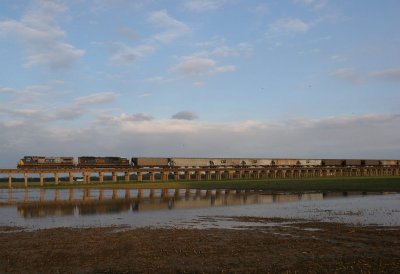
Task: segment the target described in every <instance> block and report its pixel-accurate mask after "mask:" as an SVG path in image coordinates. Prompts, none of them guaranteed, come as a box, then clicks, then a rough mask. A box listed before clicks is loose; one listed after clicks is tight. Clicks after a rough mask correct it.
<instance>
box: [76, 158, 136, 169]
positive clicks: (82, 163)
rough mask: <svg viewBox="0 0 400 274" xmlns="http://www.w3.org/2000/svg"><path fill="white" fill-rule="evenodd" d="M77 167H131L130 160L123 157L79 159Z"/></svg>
mask: <svg viewBox="0 0 400 274" xmlns="http://www.w3.org/2000/svg"><path fill="white" fill-rule="evenodd" d="M77 167H80V168H84V167H87V168H109V167H110V168H125V167H130V164H129V160H128V159H126V158H121V157H94V156H82V157H78V164H77Z"/></svg>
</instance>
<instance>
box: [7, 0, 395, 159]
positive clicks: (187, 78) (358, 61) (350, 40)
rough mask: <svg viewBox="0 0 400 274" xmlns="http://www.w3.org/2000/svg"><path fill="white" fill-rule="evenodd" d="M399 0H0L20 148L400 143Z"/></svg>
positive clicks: (98, 150)
mask: <svg viewBox="0 0 400 274" xmlns="http://www.w3.org/2000/svg"><path fill="white" fill-rule="evenodd" d="M399 11H400V2H399V1H397V0H383V1H362V0H352V1H348V0H336V1H333V0H279V1H278V0H270V1H268V0H265V1H261V0H168V1H166V0H141V1H136V0H68V1H67V0H19V1H15V0H1V1H0V167H15V165H16V163H17V161H18V160H19V159H20V158H22V157H23V156H25V155H43V156H73V157H78V156H89V155H90V156H91V155H93V156H122V157H128V158H130V157H133V156H161V157H266V158H273V157H280V158H285V157H287V158H371V159H400V32H399V26H400V16H399Z"/></svg>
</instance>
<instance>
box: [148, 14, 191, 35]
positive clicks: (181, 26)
mask: <svg viewBox="0 0 400 274" xmlns="http://www.w3.org/2000/svg"><path fill="white" fill-rule="evenodd" d="M148 20H149V21H150V22H151V23H154V24H156V25H157V26H159V27H160V28H163V29H165V30H164V31H163V32H160V33H157V34H156V35H154V39H156V40H157V41H160V42H162V43H169V42H171V41H173V40H175V39H177V38H179V37H181V36H183V35H186V34H187V33H189V32H190V28H189V27H188V26H187V25H186V24H185V23H183V22H181V21H178V20H176V19H174V18H172V17H171V16H169V15H168V13H167V11H165V10H161V11H156V12H152V13H150V14H149V17H148Z"/></svg>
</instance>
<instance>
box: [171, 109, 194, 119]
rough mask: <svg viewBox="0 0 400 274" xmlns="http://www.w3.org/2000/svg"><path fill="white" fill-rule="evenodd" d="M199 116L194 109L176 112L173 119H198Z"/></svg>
mask: <svg viewBox="0 0 400 274" xmlns="http://www.w3.org/2000/svg"><path fill="white" fill-rule="evenodd" d="M198 118H199V117H198V116H197V114H196V113H194V112H192V111H180V112H178V113H175V114H174V115H172V117H171V119H176V120H189V121H191V120H196V119H198Z"/></svg>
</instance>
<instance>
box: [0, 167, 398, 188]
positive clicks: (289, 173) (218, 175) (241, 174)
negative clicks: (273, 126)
mask: <svg viewBox="0 0 400 274" xmlns="http://www.w3.org/2000/svg"><path fill="white" fill-rule="evenodd" d="M17 174H18V175H23V180H24V186H25V187H26V188H27V187H28V179H29V177H30V176H32V175H36V176H39V182H40V186H44V181H45V177H46V176H48V175H49V174H50V175H53V178H54V184H55V185H58V184H59V182H60V175H63V174H65V175H67V176H66V177H68V179H69V180H68V181H69V183H70V184H73V183H74V178H75V177H76V176H75V175H76V174H81V175H82V176H81V177H82V181H83V183H84V184H89V183H90V182H91V180H92V179H93V178H92V175H95V176H96V175H97V178H96V179H97V180H96V181H98V182H105V176H106V175H108V176H109V175H111V176H109V177H111V181H112V182H117V181H125V182H142V181H150V182H156V181H160V182H161V181H168V180H174V181H179V180H186V181H189V180H198V181H200V180H231V179H266V178H271V179H278V178H279V179H284V178H312V177H349V176H398V175H400V166H379V167H378V166H371V167H368V166H366V167H247V168H242V167H240V168H233V167H226V168H193V167H187V168H168V169H163V168H121V169H116V168H91V169H88V168H85V169H80V168H67V169H55V168H51V169H50V168H47V169H41V168H29V169H0V176H6V177H7V176H8V187H9V188H12V185H13V177H15V175H17ZM132 174H133V175H135V176H134V177H135V180H131V175H132ZM65 175H64V176H65ZM121 177H123V179H122V180H121Z"/></svg>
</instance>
